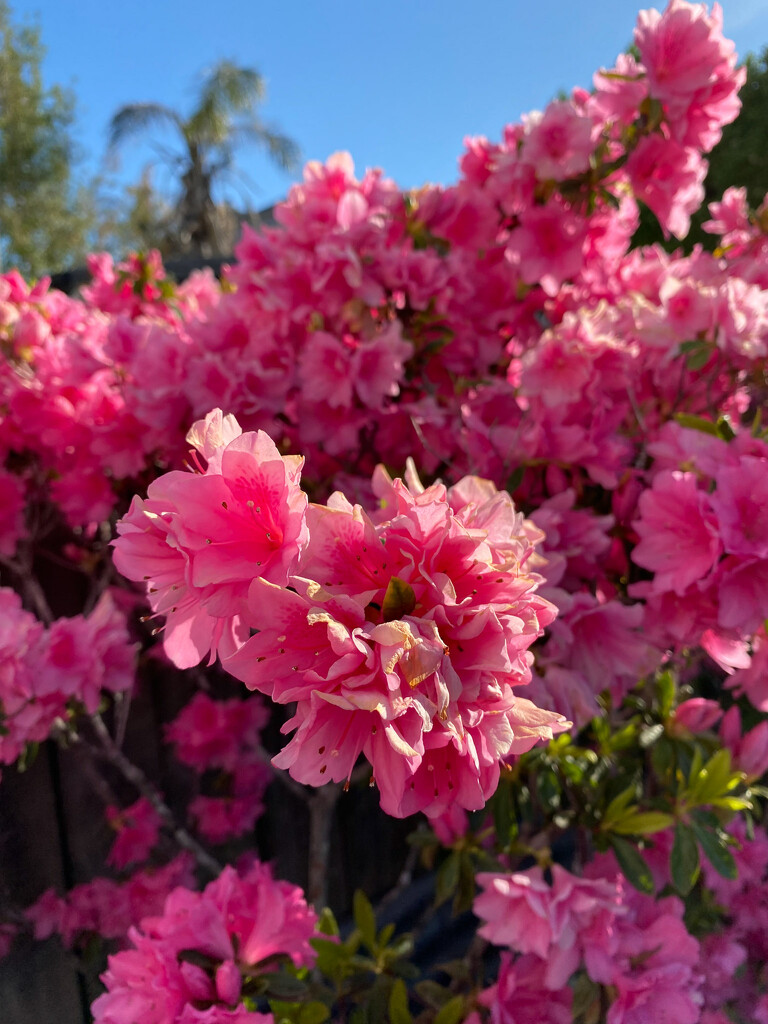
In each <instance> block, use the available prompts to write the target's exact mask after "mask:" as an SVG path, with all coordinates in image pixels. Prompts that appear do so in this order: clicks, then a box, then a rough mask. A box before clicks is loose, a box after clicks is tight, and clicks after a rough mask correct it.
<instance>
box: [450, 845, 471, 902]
mask: <svg viewBox="0 0 768 1024" xmlns="http://www.w3.org/2000/svg"><path fill="white" fill-rule="evenodd" d="M474 898H475V871H474V866H473V864H472V857H471V856H470V853H469V851H468V850H462V851H461V853H460V855H459V882H458V885H457V886H456V894H455V896H454V897H453V912H454V914H456V915H458V914H463V913H464V911H465V910H469V909H470V908H471V907H472V902H473V900H474Z"/></svg>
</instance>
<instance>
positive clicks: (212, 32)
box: [10, 0, 768, 207]
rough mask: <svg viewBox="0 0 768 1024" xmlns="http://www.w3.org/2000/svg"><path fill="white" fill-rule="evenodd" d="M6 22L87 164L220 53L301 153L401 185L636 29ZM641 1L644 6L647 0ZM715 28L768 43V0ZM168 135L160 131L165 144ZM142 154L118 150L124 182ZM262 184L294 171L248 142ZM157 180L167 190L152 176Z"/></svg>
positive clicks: (145, 9) (385, 19) (177, 1)
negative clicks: (122, 128)
mask: <svg viewBox="0 0 768 1024" xmlns="http://www.w3.org/2000/svg"><path fill="white" fill-rule="evenodd" d="M10 4H11V9H12V13H13V18H14V20H15V21H16V22H24V21H28V20H31V19H35V18H37V20H38V22H39V24H40V27H41V30H42V37H43V42H44V44H45V46H46V48H47V56H46V59H45V63H44V78H45V82H46V84H47V85H51V84H53V83H58V84H61V85H65V86H68V87H70V88H71V89H72V90H73V91H74V93H75V97H76V102H77V124H76V136H77V140H78V143H79V146H80V149H81V153H82V155H83V160H84V166H86V167H87V168H88V169H89V170H96V169H98V168H99V167H100V166H101V161H102V159H103V156H104V150H105V146H106V138H107V125H108V123H109V119H110V117H111V115H112V114H113V113H114V111H115V110H116V109H117V108H118V107H119V106H120V105H121V104H124V103H128V102H135V101H142V100H153V101H159V102H162V103H165V104H167V105H169V106H173V107H176V108H178V109H179V110H181V111H182V112H186V111H188V110H189V109H190V106H191V104H192V102H193V100H194V94H195V85H196V83H197V82H199V76H200V72H201V71H202V70H203V69H204V68H206V67H210V66H211V65H212V64H214V63H215V62H216V61H217V60H218V59H220V58H229V59H232V60H235V61H236V62H238V63H240V64H244V65H249V66H253V67H256V68H257V69H258V70H259V71H260V72H261V73H262V75H263V76H264V77H265V79H266V81H267V87H268V98H267V102H266V104H265V106H264V107H263V110H262V113H263V116H264V118H265V120H267V121H270V122H273V123H274V124H275V125H276V126H279V127H280V128H281V129H282V130H283V131H285V132H287V133H288V134H290V135H292V136H293V137H294V138H295V139H296V141H297V142H298V143H299V145H300V146H301V149H302V154H303V156H304V158H305V159H321V160H322V159H325V158H326V157H327V156H328V155H329V154H331V153H332V152H334V151H335V150H339V149H346V150H349V152H350V153H351V154H352V156H353V158H354V160H355V164H356V167H357V169H358V171H360V172H362V171H363V170H364V168H365V167H381V168H383V170H384V171H385V173H386V174H387V175H388V176H389V177H392V178H394V179H395V180H396V181H397V182H398V183H399V184H400V185H401V186H403V187H411V186H418V185H421V184H423V183H424V182H427V181H431V182H442V183H450V182H452V181H454V180H455V178H456V174H457V170H456V161H457V158H458V156H459V154H460V152H461V148H462V140H463V138H464V137H465V136H466V135H487V136H489V137H490V138H498V137H499V135H500V132H501V129H502V126H503V125H504V124H505V123H507V122H509V121H515V120H517V119H519V117H520V115H521V114H522V113H524V112H526V111H528V110H531V109H534V108H541V107H543V106H544V105H545V104H546V103H547V101H548V100H549V99H550V98H551V97H552V96H553V94H554V93H555V92H556V91H557V90H558V89H565V90H570V88H571V87H572V86H574V85H582V86H586V87H588V86H589V85H590V83H591V76H592V72H593V71H594V70H596V69H597V68H598V67H599V66H609V65H610V64H612V63H613V60H614V58H615V56H616V54H617V53H618V52H619V51H620V50H622V49H624V47H625V46H626V45H627V43H629V42H630V40H631V37H632V29H633V26H634V23H635V19H636V15H637V10H638V7H639V6H640V4H636V3H635V2H631V0H590V2H589V3H588V4H584V3H578V2H575V0H570V2H564V0H536V2H533V0H472V3H470V2H469V0H439V2H438V0H410V2H408V0H389V2H386V3H374V2H372V0H324V2H322V3H320V2H316V0H281V2H280V3H279V4H278V3H266V2H262V0H218V2H217V0H207V2H201V0H154V2H150V0H131V2H130V3H128V4H117V3H115V4H108V3H104V0H10ZM642 6H649V5H648V4H645V5H642ZM723 6H724V12H725V15H724V16H725V29H726V34H727V35H730V37H731V38H733V39H734V40H735V41H736V44H737V49H738V52H739V54H740V55H745V54H746V53H747V52H748V51H749V50H752V51H754V52H757V51H760V50H761V49H762V47H763V46H764V45H765V44H767V43H768V0H725V2H724V5H723ZM168 141H169V142H170V137H169V139H168ZM152 156H153V151H152V149H151V148H150V147H149V145H139V144H135V145H134V144H132V145H131V148H130V149H126V151H125V154H124V157H123V159H122V163H121V167H120V170H119V178H120V180H124V181H131V180H136V179H137V178H138V177H139V174H140V171H141V168H142V167H143V166H144V164H146V163H147V162H148V161H149V160H150V159H151V158H152ZM239 166H240V167H241V168H242V170H243V171H244V173H245V174H246V175H247V177H248V179H249V180H250V181H251V182H253V183H254V184H256V185H257V186H258V187H257V189H256V191H255V192H252V193H251V195H253V200H252V201H253V204H254V205H255V206H256V207H261V206H266V205H269V204H271V203H272V202H274V201H275V200H277V199H278V198H280V197H281V196H282V195H284V194H285V192H286V191H287V189H288V187H289V185H290V183H291V180H292V178H291V176H288V175H286V174H284V173H281V172H279V171H277V170H274V169H273V168H272V167H271V166H270V164H269V161H268V160H267V159H266V157H264V156H263V155H262V154H260V152H259V151H258V150H256V149H249V150H243V152H242V157H241V159H240V160H239ZM155 180H156V183H157V184H158V185H162V184H163V183H166V184H169V183H170V182H169V179H168V177H167V176H166V177H163V175H162V173H160V171H159V170H158V172H157V174H156V179H155Z"/></svg>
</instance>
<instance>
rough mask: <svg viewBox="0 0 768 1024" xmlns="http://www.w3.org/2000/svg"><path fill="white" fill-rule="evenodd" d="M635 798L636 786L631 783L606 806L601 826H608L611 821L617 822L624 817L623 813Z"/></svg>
mask: <svg viewBox="0 0 768 1024" xmlns="http://www.w3.org/2000/svg"><path fill="white" fill-rule="evenodd" d="M636 796H637V786H636V785H635V784H634V782H633V783H632V785H631V786H627V788H626V789H625V790H623V791H622V792H621V793H619V795H618V796H615V797H614V798H613V800H611V802H610V803H609V804H608V806H607V807H606V809H605V814H604V815H603V826H606V825H608V824H610V822H612V821H618V820H619V819H620V818H622V817H624V813H625V811H626V810H627V808H628V807H629V805H630V803H631V802H632V800H634V799H635V797H636Z"/></svg>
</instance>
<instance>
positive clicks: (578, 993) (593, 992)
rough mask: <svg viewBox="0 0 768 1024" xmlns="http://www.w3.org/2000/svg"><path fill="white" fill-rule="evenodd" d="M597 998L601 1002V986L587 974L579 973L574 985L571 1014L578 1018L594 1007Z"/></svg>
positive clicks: (575, 1018)
mask: <svg viewBox="0 0 768 1024" xmlns="http://www.w3.org/2000/svg"><path fill="white" fill-rule="evenodd" d="M596 1000H597V1003H598V1006H599V1004H600V986H599V985H598V984H597V983H596V982H594V981H592V979H591V978H590V977H589V976H588V975H587V974H579V975H578V976H577V978H576V983H575V984H574V986H573V1004H572V1006H571V1014H572V1016H573V1019H574V1020H578V1019H579V1017H581V1016H582V1015H583V1014H585V1013H587V1011H588V1010H589V1009H590V1008H591V1007H592V1005H593V1004H594V1003H595V1001H596Z"/></svg>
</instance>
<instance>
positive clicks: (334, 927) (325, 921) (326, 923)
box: [317, 907, 339, 935]
mask: <svg viewBox="0 0 768 1024" xmlns="http://www.w3.org/2000/svg"><path fill="white" fill-rule="evenodd" d="M317 930H318V931H319V932H320V934H321V935H338V934H339V926H338V924H337V923H336V918H335V917H334V916H333V911H332V910H331V909H330V908H329V907H323V909H322V910H321V911H320V917H319V918H318V922H317Z"/></svg>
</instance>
